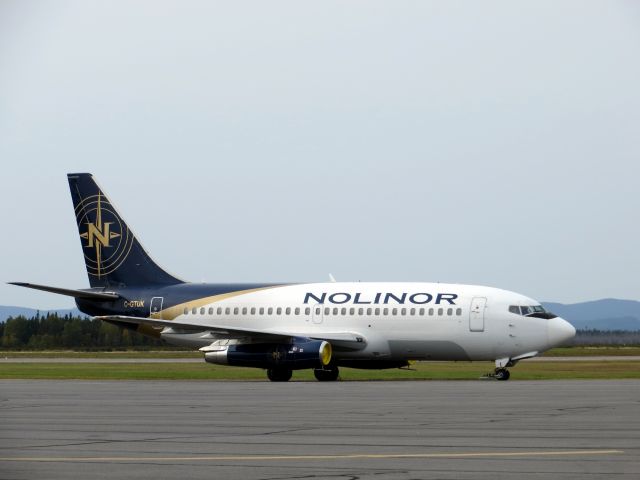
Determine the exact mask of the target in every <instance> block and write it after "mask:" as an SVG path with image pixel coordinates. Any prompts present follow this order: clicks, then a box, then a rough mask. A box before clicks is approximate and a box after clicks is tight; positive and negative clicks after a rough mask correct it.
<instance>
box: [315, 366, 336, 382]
mask: <svg viewBox="0 0 640 480" xmlns="http://www.w3.org/2000/svg"><path fill="white" fill-rule="evenodd" d="M313 374H314V375H315V377H316V379H317V380H318V381H319V382H335V381H336V380H337V379H338V375H340V370H338V367H325V368H316V369H315V370H314V371H313Z"/></svg>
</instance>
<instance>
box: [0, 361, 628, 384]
mask: <svg viewBox="0 0 640 480" xmlns="http://www.w3.org/2000/svg"><path fill="white" fill-rule="evenodd" d="M413 368H414V369H413V370H405V369H391V370H356V369H350V368H341V370H340V371H341V378H342V380H346V381H359V380H360V381H364V380H476V379H478V378H479V377H480V376H481V375H482V374H484V373H487V372H490V371H492V370H493V364H492V363H490V362H474V363H469V362H418V363H416V364H414V366H413ZM511 378H512V379H513V380H570V379H640V362H638V361H597V360H594V361H593V362H591V361H586V362H585V361H583V362H571V361H562V362H526V361H523V362H520V363H519V364H518V365H517V366H516V367H513V368H512V369H511ZM0 379H50V380H64V379H74V380H214V381H215V380H266V374H265V372H264V371H263V370H261V369H253V368H239V367H225V366H218V365H210V364H206V363H204V362H202V363H176V364H171V363H167V364H157V363H144V362H139V363H127V364H107V363H56V362H55V361H47V362H42V363H11V362H7V361H3V362H2V363H0ZM293 380H300V381H306V380H314V377H313V372H312V371H311V370H301V371H296V372H294V375H293Z"/></svg>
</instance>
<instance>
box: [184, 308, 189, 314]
mask: <svg viewBox="0 0 640 480" xmlns="http://www.w3.org/2000/svg"><path fill="white" fill-rule="evenodd" d="M184 314H185V315H189V309H188V308H187V307H184Z"/></svg>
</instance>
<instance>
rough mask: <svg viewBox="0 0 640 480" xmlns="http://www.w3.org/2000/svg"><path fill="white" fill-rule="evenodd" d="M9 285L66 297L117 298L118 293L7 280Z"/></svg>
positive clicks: (118, 296)
mask: <svg viewBox="0 0 640 480" xmlns="http://www.w3.org/2000/svg"><path fill="white" fill-rule="evenodd" d="M9 285H17V286H18V287H26V288H33V289H34V290H42V291H43V292H51V293H56V294H58V295H66V296H67V297H74V298H86V299H89V300H117V299H118V298H120V295H118V294H117V293H111V292H95V291H91V290H72V289H69V288H58V287H48V286H47V285H36V284H35V283H24V282H9Z"/></svg>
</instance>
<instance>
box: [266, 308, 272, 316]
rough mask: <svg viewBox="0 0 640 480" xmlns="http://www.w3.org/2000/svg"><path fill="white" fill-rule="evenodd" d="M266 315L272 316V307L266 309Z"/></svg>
mask: <svg viewBox="0 0 640 480" xmlns="http://www.w3.org/2000/svg"><path fill="white" fill-rule="evenodd" d="M267 315H273V307H269V308H268V309H267Z"/></svg>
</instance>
